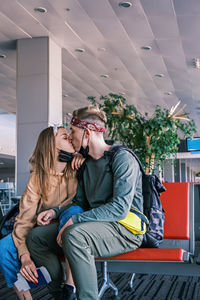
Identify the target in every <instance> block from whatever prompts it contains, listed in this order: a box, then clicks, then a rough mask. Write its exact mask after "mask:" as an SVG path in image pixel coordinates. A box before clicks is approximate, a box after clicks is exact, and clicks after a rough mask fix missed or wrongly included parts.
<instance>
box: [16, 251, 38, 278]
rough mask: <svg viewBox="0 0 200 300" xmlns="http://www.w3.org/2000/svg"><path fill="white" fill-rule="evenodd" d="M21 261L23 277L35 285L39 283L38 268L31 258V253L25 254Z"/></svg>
mask: <svg viewBox="0 0 200 300" xmlns="http://www.w3.org/2000/svg"><path fill="white" fill-rule="evenodd" d="M20 260H21V269H20V273H21V274H22V276H23V277H24V278H25V279H26V280H28V281H31V282H33V283H38V274H37V270H36V266H35V264H34V262H33V261H32V259H31V258H30V254H29V253H25V254H23V255H22V256H21V257H20Z"/></svg>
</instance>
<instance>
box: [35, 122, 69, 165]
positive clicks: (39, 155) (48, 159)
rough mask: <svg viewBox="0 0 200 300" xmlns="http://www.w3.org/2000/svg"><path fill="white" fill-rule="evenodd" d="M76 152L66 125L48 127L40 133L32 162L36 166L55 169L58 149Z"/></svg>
mask: <svg viewBox="0 0 200 300" xmlns="http://www.w3.org/2000/svg"><path fill="white" fill-rule="evenodd" d="M59 150H64V151H67V152H71V153H73V152H74V148H73V146H72V143H71V140H70V139H69V135H68V132H67V130H66V128H64V127H58V128H57V129H56V130H55V128H54V127H48V128H46V129H44V130H42V132H41V133H40V135H39V137H38V140H37V144H36V147H35V150H34V151H33V154H32V156H31V158H30V160H29V161H30V163H31V164H32V165H33V166H34V167H35V166H36V165H40V166H41V167H42V168H44V169H47V170H48V169H54V167H55V161H56V160H57V156H58V151H59Z"/></svg>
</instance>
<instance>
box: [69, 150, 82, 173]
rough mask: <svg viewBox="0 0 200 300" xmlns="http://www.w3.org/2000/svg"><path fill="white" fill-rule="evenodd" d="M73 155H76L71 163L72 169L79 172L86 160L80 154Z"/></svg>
mask: <svg viewBox="0 0 200 300" xmlns="http://www.w3.org/2000/svg"><path fill="white" fill-rule="evenodd" d="M73 155H74V158H73V160H72V162H71V167H72V170H75V169H76V170H78V169H79V168H80V166H81V165H82V164H83V163H84V161H85V158H84V157H83V156H82V155H81V154H80V153H76V154H73Z"/></svg>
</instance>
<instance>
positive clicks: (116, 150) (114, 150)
mask: <svg viewBox="0 0 200 300" xmlns="http://www.w3.org/2000/svg"><path fill="white" fill-rule="evenodd" d="M121 150H126V151H128V152H129V153H131V154H132V155H133V157H134V158H135V159H136V161H137V162H138V164H139V167H140V171H141V172H142V174H143V175H145V171H144V169H143V167H142V164H141V161H140V160H139V158H138V157H137V155H136V154H135V153H134V152H133V151H132V150H131V149H129V148H128V147H126V146H124V145H114V146H112V149H111V150H110V152H111V153H112V155H111V157H110V162H109V164H110V167H111V168H112V164H113V161H114V159H115V156H116V155H117V154H118V153H119V152H120V151H121Z"/></svg>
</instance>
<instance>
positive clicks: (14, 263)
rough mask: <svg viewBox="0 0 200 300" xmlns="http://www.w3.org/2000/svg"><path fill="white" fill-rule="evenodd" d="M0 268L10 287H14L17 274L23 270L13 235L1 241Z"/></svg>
mask: <svg viewBox="0 0 200 300" xmlns="http://www.w3.org/2000/svg"><path fill="white" fill-rule="evenodd" d="M0 268H1V270H2V272H3V275H4V278H5V280H6V283H7V286H8V287H13V286H14V283H15V281H17V273H19V271H20V268H21V262H20V261H19V259H18V251H17V248H16V247H15V244H14V242H13V238H12V234H11V233H10V234H8V235H7V236H6V237H4V238H3V239H1V240H0Z"/></svg>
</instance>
